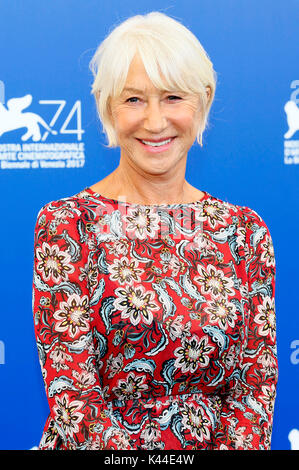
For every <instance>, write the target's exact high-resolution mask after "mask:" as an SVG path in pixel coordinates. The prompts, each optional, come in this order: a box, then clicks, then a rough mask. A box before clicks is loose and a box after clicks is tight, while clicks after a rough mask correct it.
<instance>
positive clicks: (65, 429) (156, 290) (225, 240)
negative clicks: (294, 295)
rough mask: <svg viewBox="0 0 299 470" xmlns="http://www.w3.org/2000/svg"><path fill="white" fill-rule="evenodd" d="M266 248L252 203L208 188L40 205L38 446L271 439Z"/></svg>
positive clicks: (271, 318) (222, 446)
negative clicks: (138, 200) (152, 198)
mask: <svg viewBox="0 0 299 470" xmlns="http://www.w3.org/2000/svg"><path fill="white" fill-rule="evenodd" d="M274 298H275V256H274V249H273V243H272V239H271V236H270V233H269V230H268V228H267V226H266V224H265V222H264V221H263V220H262V219H261V217H260V216H259V215H258V214H257V213H256V212H255V211H254V210H252V209H250V208H248V207H243V206H238V205H234V204H231V203H228V202H225V201H222V200H220V199H218V198H215V197H213V196H211V195H210V194H209V193H207V192H204V196H203V198H202V199H201V200H200V201H197V202H194V203H190V204H171V205H165V204H162V205H160V206H159V205H156V206H142V205H136V204H130V203H125V202H121V201H116V200H113V199H109V198H105V197H104V196H102V195H100V194H98V193H96V192H94V191H93V190H91V189H90V188H85V189H84V190H82V191H81V192H80V193H78V194H75V195H74V196H71V197H66V198H63V199H60V200H57V201H51V202H49V203H47V204H45V205H44V206H43V207H42V208H41V210H40V211H39V213H38V216H37V221H36V226H35V232H34V272H33V296H32V305H33V313H34V327H35V333H36V341H37V349H38V355H39V360H40V364H41V369H42V376H43V379H44V382H45V388H46V393H47V397H48V401H49V406H50V415H49V417H48V419H47V421H46V423H45V428H44V432H43V435H42V437H41V441H40V445H39V448H40V449H49V450H51V449H62V450H63V449H78V450H105V449H115V450H127V449H130V450H156V449H160V450H168V449H172V450H175V449H185V450H188V449H190V450H201V449H208V450H231V449H237V450H253V449H260V450H264V449H270V443H271V431H272V419H273V413H274V403H275V396H276V384H277V378H278V370H277V354H276V327H275V300H274Z"/></svg>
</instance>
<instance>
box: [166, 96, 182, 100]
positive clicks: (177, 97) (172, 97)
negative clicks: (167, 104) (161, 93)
mask: <svg viewBox="0 0 299 470" xmlns="http://www.w3.org/2000/svg"><path fill="white" fill-rule="evenodd" d="M168 99H169V100H170V101H175V100H181V99H182V98H181V97H180V96H176V95H169V96H168Z"/></svg>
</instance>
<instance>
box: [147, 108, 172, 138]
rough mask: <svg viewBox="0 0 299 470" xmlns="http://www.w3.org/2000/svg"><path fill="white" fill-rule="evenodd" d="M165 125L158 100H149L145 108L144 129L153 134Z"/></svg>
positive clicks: (161, 129) (165, 119)
mask: <svg viewBox="0 0 299 470" xmlns="http://www.w3.org/2000/svg"><path fill="white" fill-rule="evenodd" d="M166 127H167V118H166V116H165V114H164V112H163V109H162V107H161V103H160V101H159V100H149V101H148V104H147V106H146V109H145V118H144V129H145V130H146V131H148V132H152V133H155V134H159V133H161V132H162V131H163V130H164V129H165V128H166Z"/></svg>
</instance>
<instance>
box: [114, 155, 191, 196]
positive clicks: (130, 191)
mask: <svg viewBox="0 0 299 470" xmlns="http://www.w3.org/2000/svg"><path fill="white" fill-rule="evenodd" d="M105 186H106V187H105V193H106V195H107V193H109V192H110V194H112V193H113V196H114V197H113V198H115V199H118V200H123V201H126V202H134V203H138V204H145V205H146V204H163V203H165V204H173V203H177V202H181V203H184V202H190V200H191V199H190V197H191V198H192V196H191V194H190V188H191V186H190V185H189V183H188V182H187V181H186V180H185V173H184V172H176V173H175V174H173V175H172V176H171V175H167V176H166V175H149V174H146V173H142V172H141V171H136V170H135V169H134V170H133V169H132V168H127V167H124V166H123V165H122V164H121V161H120V164H119V166H118V167H117V168H116V169H115V170H114V171H113V172H112V173H111V174H110V175H109V176H108V177H107V181H106V185H105ZM108 188H109V189H108ZM110 197H111V196H110ZM188 198H189V199H188Z"/></svg>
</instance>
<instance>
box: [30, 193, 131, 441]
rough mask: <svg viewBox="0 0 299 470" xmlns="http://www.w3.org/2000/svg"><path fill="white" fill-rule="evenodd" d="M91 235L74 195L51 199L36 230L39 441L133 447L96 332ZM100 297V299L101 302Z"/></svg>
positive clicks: (34, 280)
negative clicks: (106, 385)
mask: <svg viewBox="0 0 299 470" xmlns="http://www.w3.org/2000/svg"><path fill="white" fill-rule="evenodd" d="M88 243H91V244H92V242H91V234H89V233H87V231H86V224H83V223H82V214H81V210H80V208H79V206H78V205H77V203H76V201H75V200H66V199H65V200H63V199H61V200H59V201H52V202H51V203H48V204H46V205H45V206H44V207H43V208H42V209H41V210H40V212H39V214H38V217H37V222H36V226H35V232H34V275H33V298H32V304H33V313H34V327H35V334H36V341H37V348H38V354H39V360H40V364H41V368H42V373H43V378H44V383H45V390H46V394H47V397H48V402H49V407H50V416H49V418H48V420H47V423H46V426H45V430H44V434H43V438H42V441H41V443H40V448H42V449H55V448H62V449H97V450H101V449H107V448H109V447H110V445H112V446H113V444H114V442H115V440H117V441H118V447H119V446H121V447H123V448H124V449H131V445H130V443H129V436H128V435H127V433H126V432H125V430H124V429H123V427H122V426H121V424H120V423H119V422H117V421H116V420H115V418H114V417H113V416H112V414H111V413H110V411H109V409H108V407H107V405H106V403H105V400H104V396H103V390H102V383H101V377H100V375H99V373H98V367H99V363H100V358H101V354H102V355H103V354H104V352H103V351H101V348H99V347H98V343H97V342H96V341H95V337H94V334H93V315H94V308H96V304H95V302H94V301H93V299H91V298H90V280H89V272H88V266H89V255H90V253H91V250H90V249H89V248H88V246H89V245H88ZM99 301H100V299H97V303H98V302H99Z"/></svg>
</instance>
